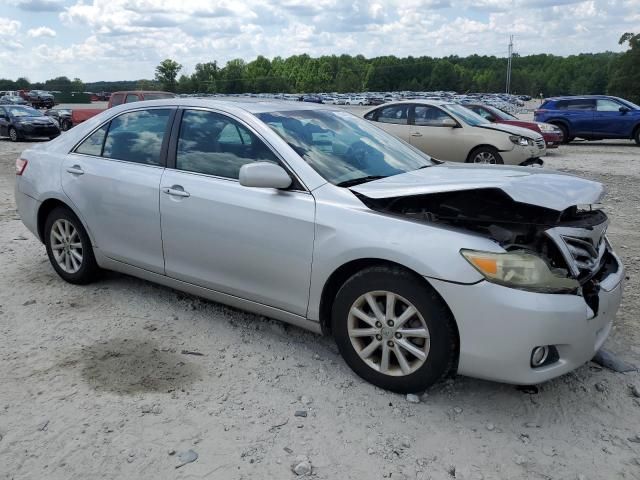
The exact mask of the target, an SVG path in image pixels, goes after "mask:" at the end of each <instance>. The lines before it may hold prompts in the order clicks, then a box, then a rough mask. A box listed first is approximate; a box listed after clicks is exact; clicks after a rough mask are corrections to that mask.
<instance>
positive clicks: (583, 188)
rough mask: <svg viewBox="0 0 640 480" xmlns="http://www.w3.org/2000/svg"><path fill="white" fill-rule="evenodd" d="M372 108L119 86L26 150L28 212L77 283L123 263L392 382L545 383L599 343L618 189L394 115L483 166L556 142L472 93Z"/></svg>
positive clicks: (609, 290)
mask: <svg viewBox="0 0 640 480" xmlns="http://www.w3.org/2000/svg"><path fill="white" fill-rule="evenodd" d="M2 108H4V109H7V108H9V109H24V110H27V109H29V108H30V107H23V106H11V107H6V106H5V107H2ZM34 112H35V111H34ZM36 113H37V112H36ZM365 118H366V120H365V119H363V118H361V117H359V116H357V115H354V114H351V113H349V112H345V111H344V110H343V109H340V108H337V107H334V106H322V105H315V104H309V103H303V102H295V103H292V102H285V101H278V102H255V101H250V100H247V99H245V100H239V101H229V100H227V101H217V100H211V99H192V98H189V99H165V100H157V101H153V102H140V103H133V104H122V105H120V106H117V107H115V108H111V109H107V110H106V111H103V112H101V113H99V114H97V115H96V116H94V117H92V118H91V119H89V120H88V121H86V122H84V123H83V124H82V125H79V126H78V127H76V128H74V129H72V130H71V131H70V132H68V133H66V134H65V135H62V136H60V137H59V138H58V139H56V140H54V141H52V142H49V143H47V144H44V145H41V146H39V147H38V148H33V149H28V150H26V151H24V152H22V154H21V156H20V157H19V158H18V159H17V161H16V175H17V176H16V190H15V195H16V205H17V209H18V212H19V215H20V218H21V220H22V222H24V224H25V225H26V227H27V228H28V229H29V230H30V231H31V232H32V233H33V234H34V235H35V236H36V237H37V238H38V239H39V240H40V241H42V242H43V243H44V245H45V248H46V252H47V255H48V257H49V260H50V262H51V265H52V268H53V269H54V270H55V271H56V272H57V274H58V275H59V276H60V277H61V278H62V279H64V280H65V281H67V282H71V283H74V284H86V283H89V282H91V281H94V280H95V279H96V278H98V276H99V274H100V271H101V270H114V271H119V272H123V273H126V274H129V275H133V276H137V277H140V278H143V279H146V280H149V281H153V282H157V283H160V284H163V285H165V286H169V287H172V288H175V289H178V290H185V291H187V292H190V293H192V294H196V295H200V296H204V297H207V298H209V299H212V300H214V301H218V302H221V303H226V304H230V305H232V306H235V307H236V308H242V309H246V310H250V311H253V312H257V313H259V314H261V315H265V316H269V317H273V318H277V319H280V320H283V321H286V322H289V323H292V324H295V325H298V326H300V327H303V328H307V329H309V330H312V331H314V332H317V333H324V334H327V335H331V336H332V337H333V338H334V339H335V342H336V344H337V346H338V349H339V351H340V353H341V354H342V356H343V358H344V360H345V362H346V363H347V364H348V365H349V366H350V367H351V368H352V369H353V371H354V372H355V373H357V374H358V375H360V376H361V377H362V378H364V379H365V380H367V381H369V382H371V383H373V384H375V385H377V386H379V387H381V388H385V389H389V390H393V391H397V392H421V391H423V390H424V389H426V388H428V387H429V386H431V385H432V384H433V383H435V382H437V381H438V380H439V379H441V378H443V377H445V376H447V375H449V374H452V373H455V372H457V373H459V374H461V375H468V376H473V377H479V378H483V379H489V380H497V381H501V382H508V383H515V384H520V385H523V384H538V383H540V382H543V381H546V380H549V379H551V378H554V377H557V376H559V375H562V374H565V373H567V372H569V371H572V370H574V369H576V368H578V367H580V366H581V365H583V364H584V363H586V362H588V361H589V360H590V359H591V358H593V356H594V355H595V353H596V352H597V351H598V350H599V349H600V348H601V346H602V345H603V343H604V342H605V341H606V339H607V336H608V335H609V332H610V331H611V328H612V324H613V320H614V318H615V315H616V312H617V310H618V307H619V305H620V302H621V296H622V284H623V279H624V278H625V271H624V267H623V265H622V263H621V262H620V259H619V258H618V256H617V255H616V254H615V252H614V251H613V249H612V247H611V244H610V243H609V242H608V240H607V238H606V235H605V232H606V230H607V226H608V223H609V220H608V218H607V215H606V214H605V213H604V212H603V211H602V210H600V209H599V208H598V206H597V205H598V204H599V203H600V202H601V200H602V198H603V196H604V187H603V185H601V184H600V183H597V182H593V181H590V180H585V179H581V178H578V177H575V176H572V175H568V174H563V173H556V172H553V171H548V170H544V169H533V168H514V167H505V166H495V165H493V166H488V165H460V164H453V163H448V162H440V161H438V160H435V159H432V158H431V157H429V156H428V155H426V154H424V153H422V152H420V151H419V150H418V149H417V148H413V147H412V146H411V145H409V144H408V143H406V142H403V141H401V140H399V139H398V138H397V137H396V136H394V135H391V134H389V133H387V132H386V131H384V130H387V131H389V132H393V133H395V135H397V136H400V137H402V138H405V139H407V140H408V141H409V142H410V143H412V144H413V145H415V146H416V147H418V148H423V147H422V144H421V143H420V142H422V141H423V140H425V139H427V140H428V139H429V138H433V139H434V142H433V143H434V145H435V146H434V148H437V149H438V152H437V156H440V157H442V158H450V159H454V160H455V159H459V158H466V160H467V161H471V162H473V163H501V162H500V160H501V161H503V162H504V163H513V164H515V163H522V162H521V161H522V160H523V159H526V158H530V157H534V156H536V155H537V154H539V152H541V151H544V149H545V144H544V140H543V138H542V136H541V134H539V133H537V132H534V131H533V130H530V129H523V128H521V127H517V126H513V125H508V124H500V123H490V122H489V121H488V120H487V119H486V118H484V117H481V116H479V115H477V114H475V113H474V112H472V111H471V110H469V109H467V108H465V107H464V106H462V105H460V104H458V103H454V102H450V101H445V100H438V101H429V100H410V101H401V102H393V103H391V104H387V105H382V106H378V107H375V108H373V109H371V110H370V111H369V112H367V113H366V114H365ZM377 126H379V127H382V129H380V128H376V127H377ZM438 132H439V133H438ZM473 139H476V140H475V142H476V143H474V141H473ZM487 142H490V143H491V144H492V145H494V146H493V147H492V149H485V150H479V149H478V148H479V147H478V146H477V144H478V143H481V144H482V145H487ZM482 145H480V147H482ZM430 148H431V142H429V141H427V144H426V147H424V149H425V150H427V151H428V150H429V149H430ZM449 151H451V152H454V151H455V152H456V153H455V156H454V155H453V154H452V153H449ZM467 152H469V153H467ZM454 157H455V158H454ZM114 192H116V193H117V194H115V195H114ZM105 199H107V201H106V200H105ZM25 275H29V274H28V273H26V274H25Z"/></svg>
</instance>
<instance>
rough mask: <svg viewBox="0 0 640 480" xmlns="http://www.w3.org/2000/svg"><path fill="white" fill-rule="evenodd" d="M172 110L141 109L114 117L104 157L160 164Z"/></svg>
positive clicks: (105, 143)
mask: <svg viewBox="0 0 640 480" xmlns="http://www.w3.org/2000/svg"><path fill="white" fill-rule="evenodd" d="M170 116H171V110H170V109H151V110H137V111H135V112H128V113H123V114H122V115H120V116H118V117H116V118H114V119H113V120H111V124H110V125H109V131H108V133H107V138H106V140H105V142H104V151H103V156H104V157H106V158H113V159H116V160H126V161H128V162H134V163H142V164H145V165H160V154H161V151H162V142H163V140H164V136H165V132H166V130H167V123H168V121H169V118H170Z"/></svg>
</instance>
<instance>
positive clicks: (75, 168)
mask: <svg viewBox="0 0 640 480" xmlns="http://www.w3.org/2000/svg"><path fill="white" fill-rule="evenodd" d="M67 172H69V173H72V174H74V175H84V170H82V167H81V166H80V165H74V166H73V167H69V168H67Z"/></svg>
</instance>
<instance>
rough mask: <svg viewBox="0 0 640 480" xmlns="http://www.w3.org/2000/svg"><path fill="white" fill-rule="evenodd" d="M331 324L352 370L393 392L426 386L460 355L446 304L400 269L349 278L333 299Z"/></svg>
mask: <svg viewBox="0 0 640 480" xmlns="http://www.w3.org/2000/svg"><path fill="white" fill-rule="evenodd" d="M332 328H333V334H334V337H335V340H336V343H337V345H338V348H339V350H340V353H341V354H342V356H343V358H344V359H345V361H346V363H347V364H348V365H349V366H350V367H351V369H352V370H353V371H354V372H355V373H356V374H358V375H359V376H360V377H362V378H363V379H365V380H367V381H368V382H370V383H372V384H374V385H376V386H378V387H381V388H384V389H387V390H392V391H394V392H400V393H410V392H420V391H423V390H425V389H427V388H428V387H430V386H431V385H433V384H434V383H435V382H437V381H438V380H439V379H441V378H442V377H443V376H444V375H445V374H447V373H449V371H451V369H452V366H453V362H454V360H455V357H456V338H457V337H456V335H455V333H454V331H455V329H454V327H453V318H452V316H451V313H450V312H449V310H448V308H447V307H446V305H444V303H443V302H442V300H441V299H440V298H439V297H438V295H437V294H436V293H435V292H434V291H433V290H432V289H431V288H430V287H429V286H428V285H427V284H425V283H424V281H423V280H422V279H421V278H418V277H416V276H415V275H414V274H412V273H410V272H408V271H405V270H403V269H401V268H395V267H387V266H378V267H372V268H367V269H365V270H362V271H361V272H359V273H357V274H355V275H354V276H352V277H351V278H350V279H349V280H347V281H346V282H345V284H344V285H343V286H342V288H341V289H340V290H339V291H338V294H337V295H336V298H335V301H334V304H333V309H332Z"/></svg>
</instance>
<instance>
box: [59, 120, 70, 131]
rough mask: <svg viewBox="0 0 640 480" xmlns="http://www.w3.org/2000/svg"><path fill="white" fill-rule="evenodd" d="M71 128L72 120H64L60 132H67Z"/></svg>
mask: <svg viewBox="0 0 640 480" xmlns="http://www.w3.org/2000/svg"><path fill="white" fill-rule="evenodd" d="M70 128H71V121H70V120H62V122H60V130H62V131H63V132H66V131H67V130H69V129H70Z"/></svg>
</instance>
